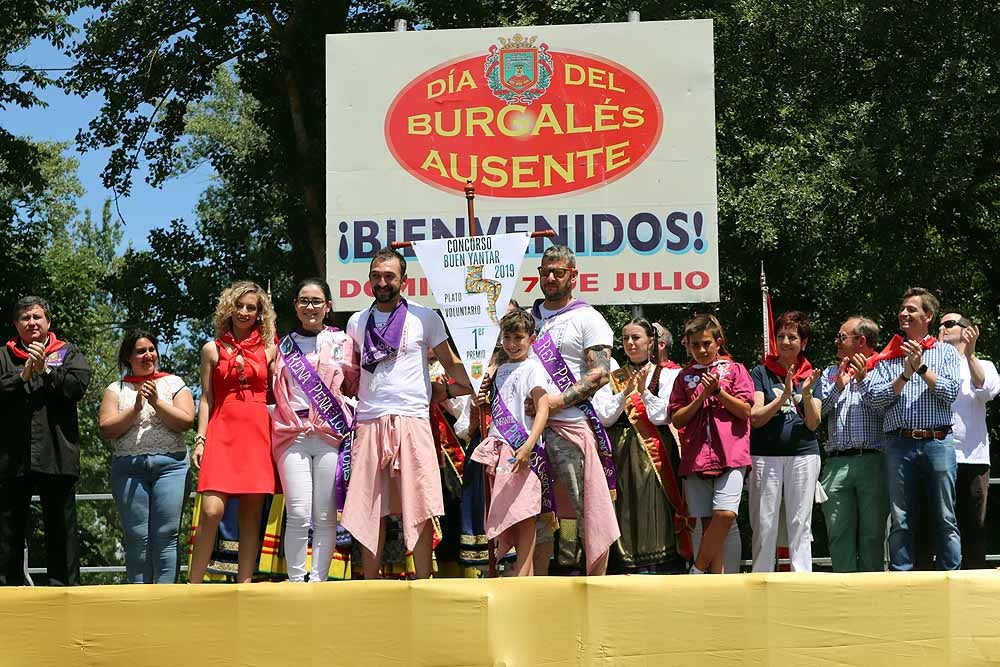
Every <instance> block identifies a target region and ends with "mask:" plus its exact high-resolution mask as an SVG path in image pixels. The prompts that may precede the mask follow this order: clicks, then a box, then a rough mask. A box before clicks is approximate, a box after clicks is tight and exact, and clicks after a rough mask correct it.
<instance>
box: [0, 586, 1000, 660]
mask: <svg viewBox="0 0 1000 667" xmlns="http://www.w3.org/2000/svg"><path fill="white" fill-rule="evenodd" d="M0 631H2V637H3V642H2V643H0V665H3V666H4V667H7V666H9V665H31V666H32V667H38V666H42V665H58V666H60V667H62V666H66V667H70V666H73V665H129V666H131V665H135V666H141V667H154V666H159V665H163V666H165V667H167V666H169V667H182V666H183V667H187V666H189V665H220V666H221V665H260V666H263V667H278V666H282V667H283V666H284V665H320V664H322V665H363V666H364V667H368V666H373V665H393V666H404V665H406V666H408V665H443V666H448V667H451V666H454V665H504V666H506V667H515V666H520V665H530V666H536V665H544V666H546V667H561V666H567V667H568V666H570V665H574V666H575V665H601V666H609V667H610V666H614V667H624V666H629V667H631V666H636V667H639V666H642V667H649V666H651V665H698V666H699V667H701V666H704V665H796V666H811V665H837V666H838V667H839V666H843V665H866V666H867V665H876V666H877V667H889V666H891V665H907V666H910V665H919V666H920V667H925V666H932V665H976V664H985V663H987V662H989V661H997V660H1000V574H998V573H995V572H992V571H983V572H959V573H952V574H942V573H931V572H927V573H923V572H921V573H884V574H883V573H879V574H855V575H838V574H772V575H730V576H699V577H691V576H674V577H664V576H620V577H606V578H594V579H584V578H559V577H547V578H538V579H492V580H478V581H473V580H459V579H454V580H449V579H439V580H434V581H426V582H414V583H407V582H395V581H380V582H363V581H352V582H332V583H326V584H321V585H317V586H313V585H294V584H287V583H283V584H247V585H240V586H235V585H204V586H185V585H178V586H139V585H136V586H94V587H81V588H75V589H53V588H37V589H26V588H21V589H5V590H0Z"/></svg>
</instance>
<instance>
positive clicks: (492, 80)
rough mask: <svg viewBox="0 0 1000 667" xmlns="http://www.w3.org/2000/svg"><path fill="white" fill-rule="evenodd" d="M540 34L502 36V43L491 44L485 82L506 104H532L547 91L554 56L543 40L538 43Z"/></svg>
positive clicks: (484, 69) (485, 65)
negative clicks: (532, 35) (528, 36)
mask: <svg viewBox="0 0 1000 667" xmlns="http://www.w3.org/2000/svg"><path fill="white" fill-rule="evenodd" d="M536 39H538V38H537V37H530V38H528V39H525V38H524V37H523V36H522V35H520V34H516V35H514V37H513V38H512V39H509V40H508V39H504V38H503V37H501V38H500V39H499V41H500V46H499V47H498V46H497V45H496V44H493V45H491V46H490V55H489V56H487V58H486V62H485V63H484V65H483V74H484V75H485V76H486V83H487V85H488V86H489V87H490V90H492V91H493V94H494V95H495V96H497V97H498V98H500V99H501V100H503V101H504V102H506V103H507V104H531V103H532V102H534V101H535V100H537V99H538V98H539V97H541V96H542V95H544V94H545V91H547V90H548V88H549V84H550V83H551V82H552V71H553V65H552V56H550V55H549V46H548V44H545V43H544V42H543V43H541V44H539V45H538V46H535V40H536Z"/></svg>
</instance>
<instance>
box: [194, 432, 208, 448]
mask: <svg viewBox="0 0 1000 667" xmlns="http://www.w3.org/2000/svg"><path fill="white" fill-rule="evenodd" d="M194 444H195V445H202V446H204V444H205V436H203V435H202V434H201V433H199V434H198V435H196V436H194Z"/></svg>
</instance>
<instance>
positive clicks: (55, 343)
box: [7, 331, 66, 361]
mask: <svg viewBox="0 0 1000 667" xmlns="http://www.w3.org/2000/svg"><path fill="white" fill-rule="evenodd" d="M65 345H66V343H65V341H61V340H59V339H58V338H56V335H55V334H54V333H52V332H51V331H50V332H49V340H48V342H47V343H46V344H45V356H46V357H47V356H49V355H50V354H52V353H53V352H55V351H57V350H60V349H62V348H63V347H64V346H65ZM7 349H8V350H10V353H11V354H12V355H14V358H15V359H20V360H21V361H27V360H28V356H29V355H28V350H27V348H25V347H24V343H22V342H21V338H20V336H14V337H13V338H11V339H10V340H9V341H7Z"/></svg>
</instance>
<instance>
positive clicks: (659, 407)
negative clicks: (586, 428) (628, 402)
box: [591, 359, 681, 426]
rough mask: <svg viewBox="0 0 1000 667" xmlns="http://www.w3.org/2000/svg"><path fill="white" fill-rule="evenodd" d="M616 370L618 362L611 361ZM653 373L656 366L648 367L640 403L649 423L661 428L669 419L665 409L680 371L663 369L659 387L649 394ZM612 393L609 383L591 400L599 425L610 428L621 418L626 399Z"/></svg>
mask: <svg viewBox="0 0 1000 667" xmlns="http://www.w3.org/2000/svg"><path fill="white" fill-rule="evenodd" d="M617 368H618V362H617V361H615V360H614V359H612V360H611V370H612V372H614V371H615V370H617ZM655 372H656V366H650V367H649V372H648V373H647V374H646V387H645V389H644V390H643V392H642V402H643V403H645V404H646V415H647V416H648V417H649V421H650V422H651V423H653V424H656V425H657V426H663V425H664V424H666V423H667V420H668V417H669V414H668V411H667V408H668V406H669V404H670V392H671V390H672V389H673V388H674V380H675V379H677V376H678V374H680V372H681V369H679V368H664V369H663V370H661V371H660V386H659V388H658V390H657V392H656V394H651V393H650V391H649V385H650V383H651V382H652V381H653V373H655ZM614 391H615V390H614V387H613V386H612V385H611V383H610V382H609V383H607V384H606V385H604V386H603V387H601V388H600V389H598V390H597V393H596V394H594V398H592V399H591V402H592V403H593V404H594V410H595V411H596V412H597V416H598V417H600V419H601V423H602V424H604V425H605V426H611V425H612V424H614V423H615V422H616V421H618V418H619V417H621V415H622V412H623V411H624V410H625V399H626V398H628V397H627V396H626V395H625V393H624V392H619V393H617V394H616V393H614Z"/></svg>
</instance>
